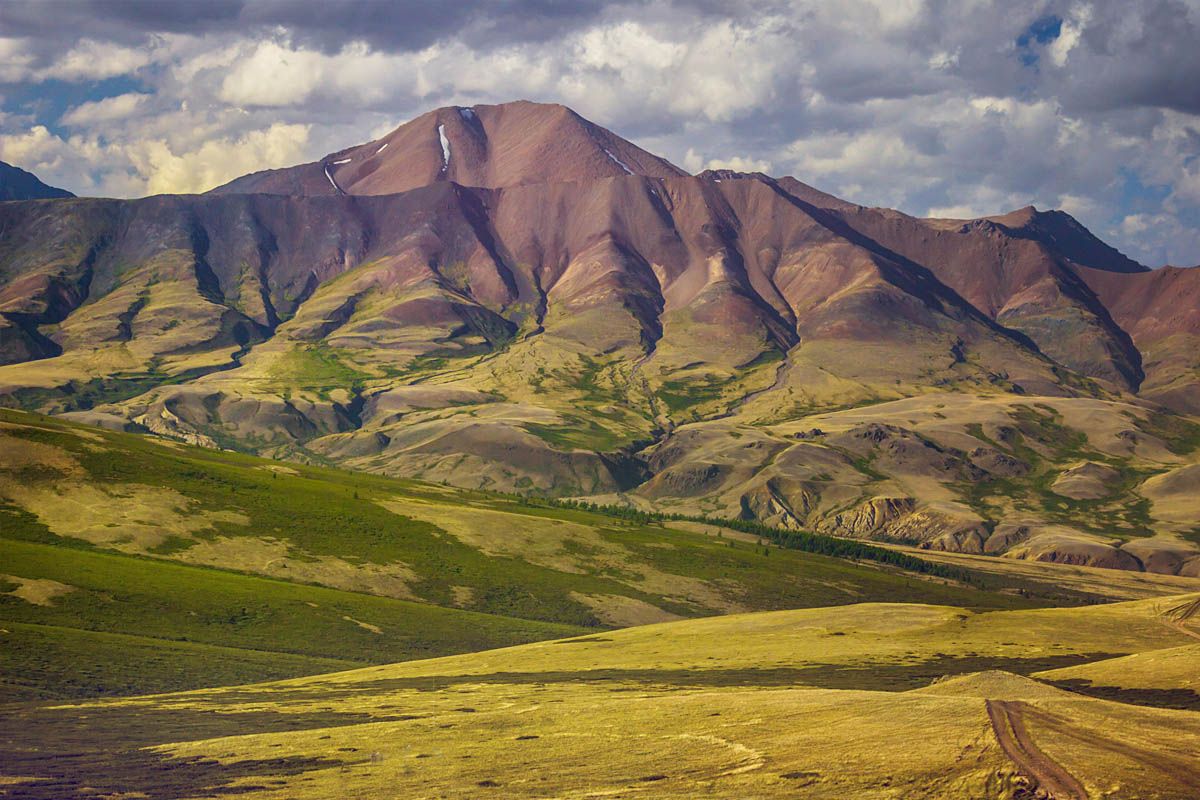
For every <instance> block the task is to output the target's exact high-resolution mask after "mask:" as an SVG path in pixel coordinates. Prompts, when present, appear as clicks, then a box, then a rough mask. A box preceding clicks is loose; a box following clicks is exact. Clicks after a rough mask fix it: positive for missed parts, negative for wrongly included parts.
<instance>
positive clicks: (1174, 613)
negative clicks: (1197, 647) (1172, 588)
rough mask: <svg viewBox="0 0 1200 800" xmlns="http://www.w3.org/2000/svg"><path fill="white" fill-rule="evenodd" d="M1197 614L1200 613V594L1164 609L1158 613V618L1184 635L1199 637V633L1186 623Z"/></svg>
mask: <svg viewBox="0 0 1200 800" xmlns="http://www.w3.org/2000/svg"><path fill="white" fill-rule="evenodd" d="M1197 615H1200V595H1197V596H1196V597H1193V598H1191V599H1189V600H1185V601H1184V602H1183V603H1180V604H1179V605H1177V606H1172V607H1171V608H1168V609H1166V610H1165V611H1163V612H1161V613H1160V614H1159V615H1158V620H1159V621H1160V622H1162V623H1163V624H1164V625H1166V626H1167V627H1169V628H1171V629H1172V630H1177V631H1179V632H1180V633H1182V634H1183V635H1184V636H1190V637H1192V638H1193V639H1200V633H1197V632H1196V631H1195V630H1193V629H1192V628H1191V627H1189V625H1188V622H1189V621H1190V620H1191V619H1192V618H1193V617H1195V616H1197Z"/></svg>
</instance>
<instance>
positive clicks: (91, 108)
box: [61, 92, 149, 127]
mask: <svg viewBox="0 0 1200 800" xmlns="http://www.w3.org/2000/svg"><path fill="white" fill-rule="evenodd" d="M148 97H149V95H147V94H141V93H139V92H130V93H128V94H119V95H116V96H114V97H106V98H104V99H103V100H93V101H89V102H86V103H80V104H79V105H77V106H75V107H74V108H72V109H70V110H69V111H67V113H65V114H63V115H62V120H61V121H62V123H63V124H64V125H70V126H72V127H80V126H83V125H94V124H96V123H98V122H109V121H111V120H119V119H127V118H128V117H132V116H133V115H135V114H136V113H137V112H138V110H139V109H140V108H142V107H143V106H144V105H145V104H146V100H147V98H148Z"/></svg>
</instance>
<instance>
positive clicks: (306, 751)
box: [0, 595, 1200, 800]
mask: <svg viewBox="0 0 1200 800" xmlns="http://www.w3.org/2000/svg"><path fill="white" fill-rule="evenodd" d="M1198 598H1200V596H1197V595H1192V596H1191V597H1190V598H1186V597H1185V598H1179V599H1177V600H1171V601H1169V602H1164V601H1163V600H1160V599H1155V600H1148V601H1136V602H1129V603H1123V604H1117V605H1110V606H1099V607H1090V608H1078V609H1043V610H1029V611H993V612H985V613H976V612H972V611H969V610H966V609H961V608H954V607H948V606H930V605H916V604H912V605H901V604H864V605H854V606H847V607H843V608H836V609H808V610H797V611H780V612H772V613H759V614H746V615H731V616H725V617H715V618H708V619H701V620H686V621H679V622H672V623H665V624H661V625H649V626H644V627H640V628H632V629H628V630H622V631H613V632H608V633H604V634H601V635H597V634H592V635H588V636H583V637H574V638H570V639H564V640H559V641H553V642H544V643H536V644H530V645H523V646H520V647H515V648H509V649H506V650H498V651H491V652H485V653H476V654H469V655H461V656H453V657H449V658H440V659H433V660H428V661H416V662H409V663H407V664H396V665H389V666H380V667H372V668H369V669H363V670H355V671H351V672H344V673H340V674H334V675H323V676H319V677H315V678H302V679H297V680H292V681H286V682H280V683H273V684H264V685H259V686H245V687H236V688H229V689H220V690H210V691H204V692H194V693H189V694H175V695H165V696H158V697H147V698H135V699H124V700H109V701H93V702H88V703H85V704H82V705H77V706H73V707H69V708H63V707H60V708H52V707H36V706H28V707H24V708H22V709H16V710H10V714H9V715H8V719H7V721H6V722H5V723H3V727H2V728H0V741H4V742H5V744H4V745H3V752H2V753H0V755H2V756H3V760H4V763H5V764H6V765H7V767H6V769H7V771H8V772H9V773H11V774H14V775H21V776H24V777H23V778H21V779H19V780H16V781H13V782H12V783H11V784H10V785H9V787H8V788H9V790H10V792H11V793H12V796H16V797H25V798H30V797H61V796H65V795H70V794H72V793H74V792H76V791H78V789H79V787H81V786H84V785H86V786H90V787H94V788H95V789H96V790H97V791H100V792H104V791H118V790H119V791H124V792H130V791H133V792H141V793H143V795H144V796H148V797H155V798H157V797H164V798H165V797H172V798H179V797H202V796H213V795H217V794H221V795H223V794H229V793H236V794H238V795H239V796H245V797H248V798H272V799H274V798H296V799H297V800H304V799H305V798H325V797H332V796H338V797H361V798H376V797H395V796H405V797H426V796H438V797H446V798H467V797H472V798H474V797H486V796H496V797H530V798H534V797H563V798H583V797H595V796H598V795H611V796H646V797H655V798H660V797H663V798H690V797H698V796H701V797H724V798H744V797H765V796H804V797H816V798H844V797H855V798H893V799H897V800H898V799H899V798H908V797H936V798H959V797H979V798H1010V799H1011V798H1020V797H1031V796H1034V793H1033V790H1032V789H1033V784H1034V782H1035V781H1036V782H1038V783H1040V784H1041V786H1042V787H1043V789H1048V788H1049V787H1051V786H1052V785H1059V784H1061V785H1064V786H1067V787H1068V792H1066V793H1058V794H1056V795H1055V796H1064V797H1076V796H1078V797H1085V796H1086V797H1093V796H1097V797H1098V796H1103V797H1106V798H1112V800H1121V799H1128V800H1132V799H1133V798H1137V799H1138V800H1147V799H1148V798H1161V799H1164V800H1165V799H1167V798H1173V799H1176V800H1178V798H1184V797H1193V796H1195V790H1196V789H1197V788H1198V787H1200V775H1197V773H1196V770H1195V764H1196V763H1197V762H1198V759H1200V715H1198V714H1196V713H1195V712H1190V711H1184V710H1175V709H1165V708H1158V707H1153V706H1152V705H1133V704H1127V703H1114V702H1108V701H1105V700H1101V699H1095V698H1089V697H1086V696H1081V695H1077V694H1073V693H1070V692H1067V691H1063V690H1061V689H1058V688H1054V687H1052V686H1050V685H1046V684H1044V683H1040V682H1037V681H1034V680H1031V679H1029V678H1026V677H1021V676H1020V675H1019V673H1029V672H1031V671H1034V670H1039V669H1046V668H1047V667H1048V666H1051V665H1055V666H1058V667H1059V668H1060V669H1061V668H1062V667H1066V666H1068V665H1081V664H1086V663H1089V662H1099V663H1104V661H1105V660H1106V659H1110V658H1114V657H1119V656H1125V655H1126V654H1130V653H1141V654H1144V657H1149V656H1152V655H1153V654H1155V653H1157V652H1160V651H1161V652H1163V653H1168V654H1171V656H1170V658H1171V659H1173V660H1175V661H1177V660H1178V659H1179V658H1181V657H1186V656H1181V655H1180V650H1179V647H1180V645H1183V644H1186V642H1188V641H1190V638H1189V637H1190V634H1192V633H1195V630H1194V629H1193V628H1192V627H1189V626H1190V625H1191V622H1190V621H1189V620H1187V619H1185V620H1184V621H1183V622H1180V623H1179V624H1178V625H1176V624H1175V622H1176V621H1177V617H1176V616H1172V615H1171V614H1170V613H1169V612H1170V609H1171V608H1175V607H1178V606H1179V605H1180V603H1181V602H1183V601H1188V600H1190V601H1191V602H1193V603H1194V602H1195V601H1196V600H1197V599H1198ZM1164 620H1165V622H1164ZM1180 626H1182V627H1180ZM1191 658H1192V666H1193V668H1194V667H1195V661H1194V655H1193V656H1191ZM1000 669H1002V670H1006V671H998V670H1000ZM1192 673H1193V674H1194V669H1193V670H1192ZM1167 674H1168V673H1167V672H1166V671H1164V672H1161V673H1160V680H1165V679H1166V678H1165V676H1166V675H1167ZM1173 674H1176V675H1177V676H1179V675H1183V674H1184V671H1182V670H1179V669H1175V670H1174V673H1173ZM947 678H949V679H947ZM28 729H32V730H34V731H35V734H34V736H33V737H29V736H28V735H24V734H23V731H25V730H28ZM35 748H36V749H35ZM141 748H145V749H141ZM47 753H56V754H58V756H57V757H56V758H54V759H51V760H48V759H47V758H46V754H47ZM1055 782H1058V783H1057V784H1056V783H1055Z"/></svg>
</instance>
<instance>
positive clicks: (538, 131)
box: [213, 101, 687, 195]
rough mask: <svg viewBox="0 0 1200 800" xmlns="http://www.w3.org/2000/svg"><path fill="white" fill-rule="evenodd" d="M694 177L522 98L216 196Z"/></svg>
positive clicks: (431, 118) (420, 124)
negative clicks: (626, 177) (625, 176)
mask: <svg viewBox="0 0 1200 800" xmlns="http://www.w3.org/2000/svg"><path fill="white" fill-rule="evenodd" d="M686 174H687V173H685V172H684V171H683V170H681V169H679V168H678V167H676V166H674V165H673V164H671V163H669V162H667V161H665V160H664V159H661V158H659V157H657V156H654V155H651V154H650V153H647V152H646V151H645V150H642V149H641V148H639V147H637V146H636V145H634V144H632V143H630V142H627V141H626V140H624V139H622V138H621V137H619V136H616V135H615V134H613V133H611V132H610V131H607V130H605V129H604V128H601V127H600V126H599V125H596V124H594V123H592V122H589V121H588V120H586V119H584V118H583V117H581V116H579V115H578V114H576V113H575V112H574V111H572V110H571V109H569V108H567V107H565V106H560V105H548V104H542V103H530V102H525V101H521V102H515V103H505V104H504V105H495V106H489V105H479V106H472V107H471V108H457V107H455V108H439V109H437V110H436V111H431V112H429V113H428V114H423V115H421V116H419V117H417V118H416V119H414V120H412V121H411V122H407V123H405V124H404V125H401V126H400V127H399V128H397V129H396V130H394V131H392V132H391V133H389V134H388V135H387V136H384V137H383V138H382V139H377V140H375V141H373V142H367V143H366V144H361V145H357V146H355V147H350V148H347V149H346V150H340V151H338V152H336V153H330V154H329V155H327V156H325V157H324V158H323V159H321V160H320V161H316V162H313V163H311V164H302V165H300V166H298V167H288V168H286V169H275V170H267V171H264V172H256V173H254V174H252V175H247V176H245V177H242V178H238V179H237V180H234V181H232V182H230V183H227V184H225V185H224V186H220V187H218V188H216V189H214V190H213V193H214V194H234V193H237V194H257V193H262V194H289V195H335V194H353V195H377V194H396V193H397V192H406V191H409V190H411V189H416V188H419V187H421V186H428V185H429V184H431V183H438V182H442V181H446V182H452V183H458V184H461V185H464V186H481V187H486V188H493V189H494V188H500V187H504V186H521V185H524V184H531V183H557V182H563V181H594V180H599V179H602V178H613V177H619V176H622V175H645V176H647V177H652V178H669V177H675V176H679V175H686Z"/></svg>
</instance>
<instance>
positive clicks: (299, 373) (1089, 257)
mask: <svg viewBox="0 0 1200 800" xmlns="http://www.w3.org/2000/svg"><path fill="white" fill-rule="evenodd" d="M1198 344H1200V270H1189V269H1177V268H1163V269H1157V270H1150V269H1148V268H1146V267H1144V266H1142V265H1140V264H1138V263H1136V262H1134V261H1132V260H1131V259H1129V258H1127V257H1125V256H1124V255H1122V254H1121V253H1119V252H1117V251H1116V250H1114V249H1113V248H1111V247H1109V246H1108V245H1106V244H1105V243H1103V242H1102V241H1100V240H1099V239H1097V238H1096V237H1095V236H1093V235H1092V234H1091V233H1089V232H1088V231H1087V230H1086V229H1085V228H1084V227H1083V226H1082V225H1080V224H1079V223H1078V222H1077V221H1076V220H1074V219H1073V218H1071V217H1070V216H1069V215H1067V214H1065V213H1063V212H1060V211H1049V212H1043V211H1038V210H1036V209H1034V208H1032V207H1028V208H1024V209H1020V210H1017V211H1013V212H1011V213H1008V214H1005V215H1002V216H994V217H986V218H980V219H972V220H948V219H918V218H914V217H910V216H907V215H905V214H902V213H899V212H897V211H892V210H888V209H880V208H866V207H863V206H859V205H855V204H853V203H849V202H846V201H843V200H840V199H838V198H835V197H832V196H830V195H827V194H824V193H822V192H820V191H818V190H816V189H814V188H812V187H809V186H807V185H805V184H803V183H801V182H800V181H797V180H795V179H794V178H790V177H785V178H772V177H769V176H767V175H763V174H757V173H755V174H744V173H736V172H730V171H724V170H721V171H707V172H704V173H701V174H699V175H688V174H687V173H686V172H684V171H683V170H681V169H679V168H677V167H675V166H673V165H672V164H670V163H669V162H667V161H665V160H664V159H662V158H659V157H657V156H654V155H652V154H650V153H648V152H646V151H644V150H642V149H640V148H638V147H636V146H635V145H633V144H631V143H630V142H627V141H625V140H624V139H621V138H620V137H618V136H616V135H615V134H613V133H611V132H609V131H607V130H605V129H604V128H602V127H600V126H598V125H596V124H594V123H591V122H589V121H587V120H585V119H583V118H582V117H580V116H579V115H577V114H575V113H574V112H573V111H571V110H569V109H567V108H564V107H562V106H554V105H541V104H535V103H527V102H517V103H509V104H504V105H496V106H482V105H481V106H475V107H472V108H443V109H439V110H436V111H433V112H430V113H428V114H425V115H423V116H420V117H418V118H416V119H414V120H412V121H411V122H408V123H406V124H405V125H402V126H401V127H399V128H398V129H396V130H395V131H394V132H392V133H390V134H388V135H387V136H385V137H383V138H381V139H378V140H376V141H372V142H368V143H366V144H362V145H358V146H355V147H351V148H348V149H346V150H343V151H339V152H337V153H333V154H331V155H329V156H326V157H325V158H323V159H321V160H320V161H318V162H313V163H310V164H304V165H300V166H296V167H291V168H287V169H280V170H269V171H266V172H260V173H254V174H252V175H248V176H245V177H243V178H239V179H237V180H235V181H233V182H231V183H229V184H226V185H225V186H222V187H219V188H217V189H215V190H213V191H212V192H210V193H208V194H206V195H201V196H159V197H152V198H145V199H141V200H128V201H117V200H99V199H59V200H30V201H26V202H15V203H3V204H0V364H3V365H4V366H0V398H2V402H4V403H5V404H7V405H12V406H19V407H23V408H26V409H28V410H36V411H40V412H46V413H53V414H64V415H67V416H69V417H71V418H74V419H76V420H79V421H84V422H89V423H94V424H101V425H105V426H108V427H113V428H122V429H129V430H141V431H149V432H153V433H156V434H159V435H162V436H168V437H173V438H177V439H181V440H184V441H188V442H191V443H197V444H205V445H209V446H218V447H224V448H228V449H238V450H245V451H251V452H255V453H258V454H261V455H268V456H273V457H276V458H287V459H293V460H299V461H306V462H310V463H333V464H338V465H342V466H346V467H351V468H355V469H360V470H366V471H371V472H377V473H382V474H388V475H395V476H403V477H412V478H419V479H423V480H427V481H444V482H446V483H449V484H452V485H457V486H463V487H467V488H484V489H496V490H501V491H507V492H516V493H533V494H541V495H548V496H556V497H565V496H572V497H588V498H590V499H591V500H592V501H594V502H597V503H600V504H604V505H626V506H631V507H634V508H639V509H644V510H654V511H658V512H664V513H677V514H685V515H693V516H706V517H724V518H738V519H744V520H754V521H757V522H760V523H763V524H765V525H769V526H772V527H773V528H778V529H792V530H813V531H817V532H822V533H832V534H836V535H843V536H856V537H864V538H870V539H876V540H883V541H889V542H902V543H908V544H916V545H920V546H923V547H927V548H934V549H941V550H956V551H961V552H968V553H990V554H997V555H1000V554H1003V555H1008V556H1011V557H1018V558H1028V559H1036V560H1055V561H1068V562H1071V563H1078V564H1090V565H1098V566H1112V567H1120V568H1125V569H1139V570H1152V571H1156V572H1169V573H1179V574H1185V575H1194V574H1200V547H1198V543H1200V529H1197V527H1196V525H1197V523H1196V521H1195V520H1196V519H1197V512H1198V511H1200V509H1197V505H1196V503H1197V501H1196V500H1195V498H1196V497H1197V496H1200V492H1198V489H1200V464H1198V460H1200V456H1198V454H1197V452H1196V451H1197V448H1198V447H1200V424H1198V423H1197V421H1196V418H1195V417H1196V415H1198V414H1200V385H1198V384H1200V358H1198V357H1197V355H1196V353H1197V352H1200V349H1198V347H1197V345H1198Z"/></svg>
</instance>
